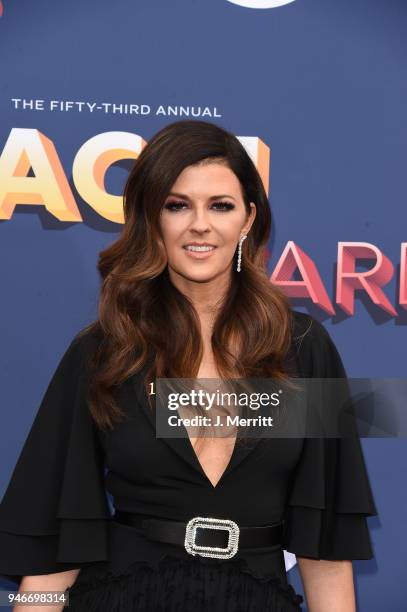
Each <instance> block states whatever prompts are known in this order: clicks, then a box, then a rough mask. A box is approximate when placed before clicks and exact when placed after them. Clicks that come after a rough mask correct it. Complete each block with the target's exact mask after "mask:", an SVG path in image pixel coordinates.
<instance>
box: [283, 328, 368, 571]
mask: <svg viewBox="0 0 407 612" xmlns="http://www.w3.org/2000/svg"><path fill="white" fill-rule="evenodd" d="M308 323H309V324H308V325H307V326H306V327H307V331H306V333H305V334H304V335H301V342H300V343H299V345H298V347H299V348H298V359H299V364H300V376H302V377H303V378H307V377H315V378H346V372H345V368H344V366H343V363H342V360H341V358H340V355H339V353H338V350H337V348H336V346H335V344H334V343H333V341H332V339H331V337H330V336H329V334H328V332H327V331H326V329H325V327H324V326H323V325H322V324H321V323H319V322H318V321H317V320H315V319H313V318H312V317H309V321H308ZM332 401H335V398H332ZM351 422H352V423H353V421H347V425H346V426H347V433H346V436H345V437H341V438H328V437H326V438H322V437H320V438H311V437H309V438H305V439H304V444H303V448H302V452H301V456H300V459H299V461H298V464H297V466H296V468H295V470H294V474H293V477H292V480H291V484H290V488H289V494H288V499H287V506H286V512H285V521H286V522H285V533H284V543H283V549H284V550H286V551H287V552H292V553H295V554H296V555H297V556H300V557H311V558H315V559H327V560H351V559H370V558H372V557H373V550H372V544H371V539H370V534H369V529H368V525H367V517H368V516H375V515H377V510H376V506H375V502H374V499H373V495H372V491H371V487H370V483H369V478H368V474H367V470H366V465H365V462H364V457H363V453H362V447H361V443H360V439H359V437H358V434H357V430H356V426H355V424H354V423H353V427H354V435H349V434H350V429H349V427H350V423H351Z"/></svg>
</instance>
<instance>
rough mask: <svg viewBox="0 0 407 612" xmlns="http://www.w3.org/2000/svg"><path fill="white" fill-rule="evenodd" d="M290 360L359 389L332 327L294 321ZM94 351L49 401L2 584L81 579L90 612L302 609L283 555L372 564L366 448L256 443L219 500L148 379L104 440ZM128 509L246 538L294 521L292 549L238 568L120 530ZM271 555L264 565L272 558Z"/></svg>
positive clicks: (244, 561) (286, 543) (135, 381)
mask: <svg viewBox="0 0 407 612" xmlns="http://www.w3.org/2000/svg"><path fill="white" fill-rule="evenodd" d="M294 321H295V329H294V339H293V344H292V350H291V353H290V359H292V360H293V363H294V362H295V367H296V368H297V371H298V373H299V375H300V376H301V377H303V378H308V377H318V378H324V377H331V378H335V377H344V376H346V374H345V371H344V368H343V364H342V361H341V358H340V356H339V354H338V351H337V349H336V347H335V345H334V343H333V341H332V339H331V338H330V336H329V334H328V332H327V331H326V329H325V328H324V326H323V325H322V324H321V323H319V322H318V321H317V320H315V319H313V318H312V317H311V316H309V315H306V314H303V313H299V312H295V311H294ZM93 342H94V339H91V338H90V337H88V336H80V337H79V335H78V336H75V338H74V339H73V341H72V342H71V344H70V346H69V347H68V348H67V350H66V352H65V354H64V355H63V357H62V359H61V361H60V363H59V365H58V367H57V369H56V371H55V373H54V375H53V377H52V379H51V382H50V384H49V386H48V389H47V391H46V393H45V395H44V398H43V400H42V403H41V405H40V408H39V410H38V413H37V416H36V418H35V421H34V423H33V425H32V428H31V430H30V432H29V435H28V437H27V440H26V442H25V444H24V447H23V449H22V452H21V454H20V456H19V459H18V462H17V464H16V467H15V469H14V472H13V474H12V478H11V480H10V482H9V485H8V488H7V489H6V493H5V495H4V497H3V500H2V503H1V505H0V574H1V575H2V576H4V577H7V578H9V579H11V580H14V581H16V582H17V583H19V582H20V581H21V578H22V576H24V575H39V574H49V573H55V572H59V571H65V570H69V569H73V568H81V571H80V573H79V575H78V578H77V580H76V582H75V583H74V584H73V586H72V587H70V588H69V589H68V592H69V593H70V606H69V608H67V609H70V610H72V611H73V612H76V611H80V612H82V611H85V610H86V612H92V611H96V610H97V611H105V610H106V612H115V611H120V612H129V611H130V610H131V611H133V610H143V611H151V612H153V611H154V612H156V611H159V610H162V611H165V612H169V611H172V610H174V611H175V610H176V611H177V612H180V611H184V610H185V611H188V612H190V611H191V610H193V611H194V612H201V611H204V610H205V611H206V610H208V611H209V610H210V611H211V612H213V611H217V610H219V611H221V610H222V612H226V611H231V612H232V611H233V612H238V611H242V612H243V611H244V612H247V611H250V612H256V611H259V612H260V611H262V612H263V611H264V610H272V611H273V612H291V611H294V610H301V609H302V608H301V606H300V604H301V603H302V601H303V597H302V596H301V595H299V594H297V593H295V591H294V589H293V588H292V586H291V585H290V584H289V583H288V580H287V574H286V570H285V563H284V553H283V550H286V551H289V552H292V553H295V554H296V555H298V556H306V557H311V558H314V559H330V560H340V559H370V558H371V557H372V556H373V552H372V546H371V541H370V535H369V530H368V526H367V520H366V517H367V516H373V515H376V514H377V511H376V507H375V503H374V500H373V497H372V493H371V489H370V484H369V479H368V475H367V472H366V467H365V463H364V458H363V454H362V449H361V446H360V441H359V438H357V437H356V438H355V439H345V438H341V439H339V438H336V439H335V438H328V439H327V438H325V439H324V438H285V439H284V438H279V439H278V438H272V439H270V438H269V439H266V438H263V439H261V438H253V439H251V440H249V444H243V445H239V444H238V443H236V444H235V447H234V450H233V453H232V456H231V459H230V461H229V464H228V466H227V468H226V470H225V472H224V473H223V475H222V477H221V479H220V481H219V482H218V484H217V485H216V487H214V486H213V485H212V484H211V482H210V481H209V479H208V478H207V477H206V475H205V473H204V471H203V469H202V467H201V465H200V463H199V461H198V459H197V456H196V454H195V452H194V450H193V448H192V445H191V443H190V441H189V440H188V439H185V438H157V437H156V436H155V418H154V415H153V414H152V413H151V412H150V408H149V406H148V403H147V398H146V396H145V391H144V387H143V384H142V379H141V376H142V373H138V374H136V375H134V376H132V377H130V378H129V379H128V380H127V381H126V382H125V383H123V384H122V385H120V387H118V392H117V399H118V401H120V403H121V405H122V406H123V408H124V409H125V411H126V415H127V419H126V421H125V422H123V423H121V424H120V425H118V426H116V427H115V428H114V430H113V431H109V432H101V431H100V430H99V429H98V428H97V427H96V426H95V425H94V422H93V420H92V418H91V416H90V413H89V411H88V409H87V404H86V400H85V388H86V371H87V370H86V367H85V358H86V355H87V354H88V352H89V351H91V350H92V347H94V344H93ZM106 491H108V492H109V493H110V494H111V495H112V498H111V499H112V500H113V505H114V507H115V508H116V509H117V510H122V511H127V512H135V513H140V514H144V515H150V516H156V517H161V518H166V519H168V520H179V521H188V520H189V519H190V518H191V517H194V516H210V517H218V518H229V519H232V520H234V521H236V522H237V523H238V524H239V525H248V526H255V525H269V524H272V523H274V522H279V521H281V520H282V519H284V520H285V531H284V536H283V544H282V546H280V545H278V546H274V547H269V548H262V549H246V550H243V549H241V550H238V552H237V554H236V555H235V556H234V557H233V558H230V559H213V558H205V557H201V556H192V555H191V554H189V553H188V552H187V551H186V550H185V549H184V548H183V547H181V546H179V547H178V546H176V545H173V544H166V543H162V542H157V541H151V540H149V539H147V538H146V537H145V536H144V535H143V534H142V533H141V532H140V531H139V530H138V529H136V528H135V527H130V526H128V525H124V524H120V523H118V522H116V521H114V520H112V515H111V511H110V508H109V502H108V498H107V495H106ZM259 550H261V552H259Z"/></svg>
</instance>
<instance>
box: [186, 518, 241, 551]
mask: <svg viewBox="0 0 407 612" xmlns="http://www.w3.org/2000/svg"><path fill="white" fill-rule="evenodd" d="M198 527H200V528H201V529H202V528H203V529H224V530H227V531H228V532H229V540H228V544H227V546H226V548H220V547H216V546H199V544H196V543H195V539H196V531H197V529H198ZM239 532H240V530H239V525H238V524H237V523H235V522H234V521H231V520H230V519H217V518H212V517H209V516H195V517H194V518H192V519H191V520H190V521H188V523H187V527H186V530H185V542H184V545H185V550H186V551H187V552H188V553H190V554H191V555H201V556H202V557H213V558H215V559H230V558H231V557H233V556H234V555H235V554H236V553H237V548H238V544H239Z"/></svg>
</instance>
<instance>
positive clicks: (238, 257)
mask: <svg viewBox="0 0 407 612" xmlns="http://www.w3.org/2000/svg"><path fill="white" fill-rule="evenodd" d="M246 238H247V234H243V236H242V237H241V238H240V240H239V248H238V251H237V271H238V272H240V269H241V265H240V264H241V262H242V244H243V240H245V239H246Z"/></svg>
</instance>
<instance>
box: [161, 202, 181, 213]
mask: <svg viewBox="0 0 407 612" xmlns="http://www.w3.org/2000/svg"><path fill="white" fill-rule="evenodd" d="M180 206H186V204H184V202H167V204H166V205H165V206H164V208H166V209H167V210H175V211H177V210H180V208H179V207H180Z"/></svg>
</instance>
